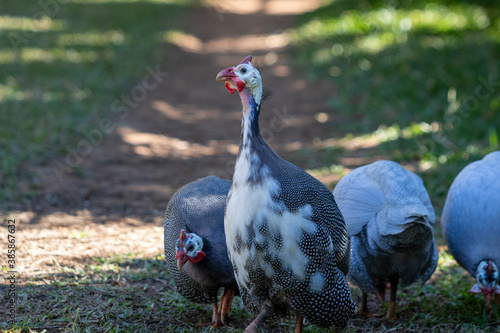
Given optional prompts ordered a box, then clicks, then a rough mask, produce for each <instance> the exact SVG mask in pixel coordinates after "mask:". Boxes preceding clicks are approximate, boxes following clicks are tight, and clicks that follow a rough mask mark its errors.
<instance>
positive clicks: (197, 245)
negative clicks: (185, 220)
mask: <svg viewBox="0 0 500 333" xmlns="http://www.w3.org/2000/svg"><path fill="white" fill-rule="evenodd" d="M202 249H203V239H201V237H200V236H198V235H197V234H194V233H186V230H184V229H182V230H181V234H180V236H179V239H178V240H177V243H176V244H175V259H176V260H177V268H178V269H179V271H180V270H182V266H184V264H185V263H187V262H188V261H190V262H192V263H197V262H198V261H200V260H201V259H203V258H204V257H205V252H203V251H202Z"/></svg>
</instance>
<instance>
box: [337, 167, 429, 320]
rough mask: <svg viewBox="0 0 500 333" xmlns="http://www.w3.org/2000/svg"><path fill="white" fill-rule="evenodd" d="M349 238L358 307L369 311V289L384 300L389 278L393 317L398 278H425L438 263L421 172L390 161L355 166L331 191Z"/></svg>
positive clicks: (392, 316)
mask: <svg viewBox="0 0 500 333" xmlns="http://www.w3.org/2000/svg"><path fill="white" fill-rule="evenodd" d="M333 194H334V197H335V200H337V203H338V205H339V208H340V211H341V212H342V214H343V215H344V219H345V222H346V224H347V229H348V230H349V235H350V236H351V242H352V245H351V246H352V253H351V256H352V257H351V267H350V270H349V275H348V276H347V278H348V280H349V281H350V282H351V283H353V284H355V285H357V286H358V287H359V288H360V289H361V291H362V299H361V303H360V305H359V308H358V312H359V313H360V314H362V315H365V316H368V315H369V312H368V308H367V293H368V292H369V291H372V290H376V291H378V293H379V296H380V297H381V299H382V300H383V298H384V296H385V290H386V285H387V283H388V282H389V283H390V289H391V296H390V302H389V307H388V310H387V318H389V319H390V320H395V319H396V293H397V287H398V282H399V281H400V280H401V282H402V285H403V286H406V285H409V284H411V283H414V282H416V281H417V280H419V279H421V280H422V284H423V283H425V282H426V281H427V280H428V279H429V278H430V276H431V275H432V273H434V270H435V269H436V266H437V262H438V253H437V248H436V242H435V240H434V232H433V227H434V222H435V214H434V209H433V207H432V204H431V201H430V199H429V195H428V193H427V191H426V189H425V187H424V184H423V182H422V180H421V179H420V177H418V176H417V175H416V174H414V173H412V172H410V171H408V170H406V169H405V168H403V167H402V166H400V165H399V164H397V163H395V162H391V161H378V162H374V163H372V164H369V165H366V166H363V167H360V168H357V169H354V170H353V171H351V172H349V173H348V174H347V175H346V176H345V177H343V178H342V179H341V180H340V181H339V183H338V184H337V186H336V187H335V189H334V191H333Z"/></svg>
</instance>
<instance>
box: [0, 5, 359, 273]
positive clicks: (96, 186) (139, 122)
mask: <svg viewBox="0 0 500 333" xmlns="http://www.w3.org/2000/svg"><path fill="white" fill-rule="evenodd" d="M214 4H215V2H214ZM318 5H319V1H302V0H271V1H264V0H241V1H233V0H232V1H223V2H217V4H216V5H203V6H201V5H200V6H198V7H196V8H193V10H192V11H191V12H190V13H189V15H188V17H187V20H186V22H188V23H187V24H186V27H185V29H186V35H181V34H174V35H172V36H171V37H172V38H171V41H172V44H173V46H170V47H168V49H167V58H166V59H164V61H162V62H161V63H160V64H158V66H159V68H160V70H161V71H162V72H166V73H168V75H167V76H166V77H165V78H164V79H163V81H162V82H161V84H160V85H159V86H158V87H157V88H156V89H153V90H151V91H148V95H147V98H146V99H145V100H143V101H141V102H138V105H137V106H134V107H132V108H131V109H130V113H129V114H128V116H127V117H125V118H124V119H123V120H115V122H116V125H117V127H116V129H115V131H114V132H113V133H111V134H110V135H108V136H107V137H105V138H104V140H102V142H101V143H99V144H98V145H96V146H95V147H93V150H92V152H91V154H90V155H88V156H86V157H83V158H82V161H81V163H80V164H79V165H78V168H79V170H81V172H79V174H75V173H66V174H64V175H63V176H62V178H60V177H58V176H57V175H56V173H55V172H54V169H53V166H52V165H51V164H49V165H44V166H38V167H36V168H34V171H35V172H37V173H38V175H39V178H40V190H39V193H40V194H39V195H38V197H37V198H36V199H35V200H33V201H32V203H31V205H30V206H29V207H25V208H24V209H20V210H18V211H14V212H12V214H11V215H10V218H12V219H15V220H16V228H17V229H16V235H17V246H18V253H17V256H18V257H17V259H18V269H19V270H20V271H21V278H22V279H24V278H26V279H28V278H29V277H33V276H36V275H37V274H47V273H51V272H53V271H56V270H57V269H59V268H60V267H61V266H70V267H75V268H78V267H83V266H84V265H85V264H87V263H88V262H89V260H90V258H92V257H95V256H99V257H105V256H108V255H112V254H119V253H137V252H141V253H142V255H143V256H144V257H153V256H155V255H158V254H161V253H162V252H163V210H164V209H165V206H166V204H167V202H168V200H169V199H170V197H171V196H172V195H173V194H174V193H175V191H176V190H177V189H179V188H180V187H182V186H183V185H185V184H187V183H189V182H191V181H194V180H195V179H197V178H200V177H205V176H207V175H211V174H214V175H217V176H219V177H222V178H228V179H231V176H232V172H233V166H234V161H235V158H236V154H237V149H238V142H239V137H240V117H241V111H240V110H241V104H240V100H239V98H238V96H237V95H234V96H232V95H229V94H228V92H227V91H226V90H225V89H224V86H223V84H221V83H220V82H216V81H215V76H216V74H217V73H218V72H219V71H220V70H221V69H223V68H225V67H228V66H232V65H235V64H237V63H239V61H241V60H242V59H243V58H244V57H245V56H247V55H249V54H251V55H253V56H254V64H256V65H258V67H259V69H260V71H261V74H262V77H263V78H264V81H265V87H267V89H269V90H271V91H272V96H271V97H270V98H269V99H268V100H267V101H266V102H265V104H264V106H263V111H262V112H261V128H262V131H263V135H264V136H265V137H266V139H267V141H268V142H269V143H270V145H271V146H272V147H273V148H274V149H275V150H276V152H277V153H278V154H279V155H281V156H282V157H283V158H285V159H287V160H290V161H292V162H294V163H297V164H298V165H299V166H302V165H301V162H300V161H301V158H300V157H299V151H300V150H301V149H303V148H308V147H312V146H313V140H314V139H315V138H320V139H326V138H331V137H334V136H335V133H334V132H333V131H332V128H334V126H332V124H333V123H334V122H335V120H336V119H335V114H334V113H333V112H332V110H330V109H329V107H328V105H327V101H328V99H329V98H330V97H331V96H332V95H333V94H334V87H333V86H332V84H331V83H330V82H329V81H327V80H325V81H319V82H306V81H305V79H304V78H303V76H301V75H300V74H298V73H295V72H294V71H293V69H292V68H291V66H290V63H291V55H290V53H289V47H288V43H289V37H288V34H287V29H289V28H291V27H292V26H293V23H294V20H295V19H296V17H297V15H299V14H300V13H302V12H304V11H307V10H311V9H314V8H315V7H316V6H318ZM151 67H153V68H155V66H151ZM147 73H148V72H147V70H146V69H145V70H144V74H145V75H146V74H147ZM318 113H325V114H327V115H328V117H327V119H324V115H323V119H320V120H321V121H322V122H320V121H318V120H317V119H318V117H317V115H318ZM63 160H64V158H62V159H61V162H62V161H63ZM344 162H345V163H348V162H349V161H347V160H344ZM351 162H352V161H351ZM303 167H304V166H303ZM321 180H323V181H326V180H328V181H332V179H331V178H329V179H321ZM3 241H4V240H3V239H2V242H3Z"/></svg>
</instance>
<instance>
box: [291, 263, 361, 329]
mask: <svg viewBox="0 0 500 333" xmlns="http://www.w3.org/2000/svg"><path fill="white" fill-rule="evenodd" d="M329 274H333V275H334V276H333V279H331V280H329V283H328V285H326V286H324V287H323V288H321V290H319V289H317V291H316V292H311V291H308V292H304V293H301V294H300V295H297V296H296V297H292V298H291V303H292V306H293V307H294V308H295V309H296V310H297V311H298V312H299V313H300V314H301V315H302V316H304V317H305V318H306V319H307V320H308V321H309V322H310V323H311V324H314V325H316V326H320V327H329V326H335V327H337V328H344V327H345V326H346V325H347V323H348V321H349V318H350V317H351V315H352V314H353V313H354V311H355V310H356V305H355V303H354V302H353V301H352V297H351V290H350V289H349V286H348V284H347V280H346V277H345V275H344V274H343V273H342V272H341V271H340V270H339V269H338V268H335V269H334V271H333V272H329ZM313 283H314V277H313V278H311V281H310V284H313Z"/></svg>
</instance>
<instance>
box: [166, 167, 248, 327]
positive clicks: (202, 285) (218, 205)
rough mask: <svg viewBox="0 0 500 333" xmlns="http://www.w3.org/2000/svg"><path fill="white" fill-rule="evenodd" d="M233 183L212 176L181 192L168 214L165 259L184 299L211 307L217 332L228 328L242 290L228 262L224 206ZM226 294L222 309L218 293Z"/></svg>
mask: <svg viewBox="0 0 500 333" xmlns="http://www.w3.org/2000/svg"><path fill="white" fill-rule="evenodd" d="M230 187H231V182H230V181H229V180H224V179H220V178H218V177H215V176H209V177H205V178H201V179H198V180H196V181H194V182H192V183H189V184H187V185H185V186H184V187H182V188H181V189H179V190H178V191H177V192H176V193H175V194H174V195H173V197H172V199H170V201H169V203H168V205H167V209H166V211H165V230H164V232H165V240H164V242H165V244H164V245H165V259H166V262H167V267H168V270H169V271H170V275H171V276H172V278H173V280H174V282H175V284H176V286H177V289H178V291H179V293H180V294H181V295H183V296H184V297H186V298H187V299H189V300H190V301H193V302H197V303H212V305H213V318H212V327H214V328H218V327H219V326H221V324H223V323H224V317H225V316H226V314H227V312H228V311H229V309H230V308H231V303H232V299H233V296H234V295H235V293H236V292H237V290H238V285H237V283H236V281H235V279H234V273H233V267H232V264H231V262H230V261H229V258H228V256H227V248H226V239H225V234H224V206H225V202H226V196H227V193H228V191H229V188H230ZM220 288H225V290H224V294H223V295H222V298H221V303H220V307H219V308H218V307H217V292H218V291H219V289H220Z"/></svg>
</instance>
